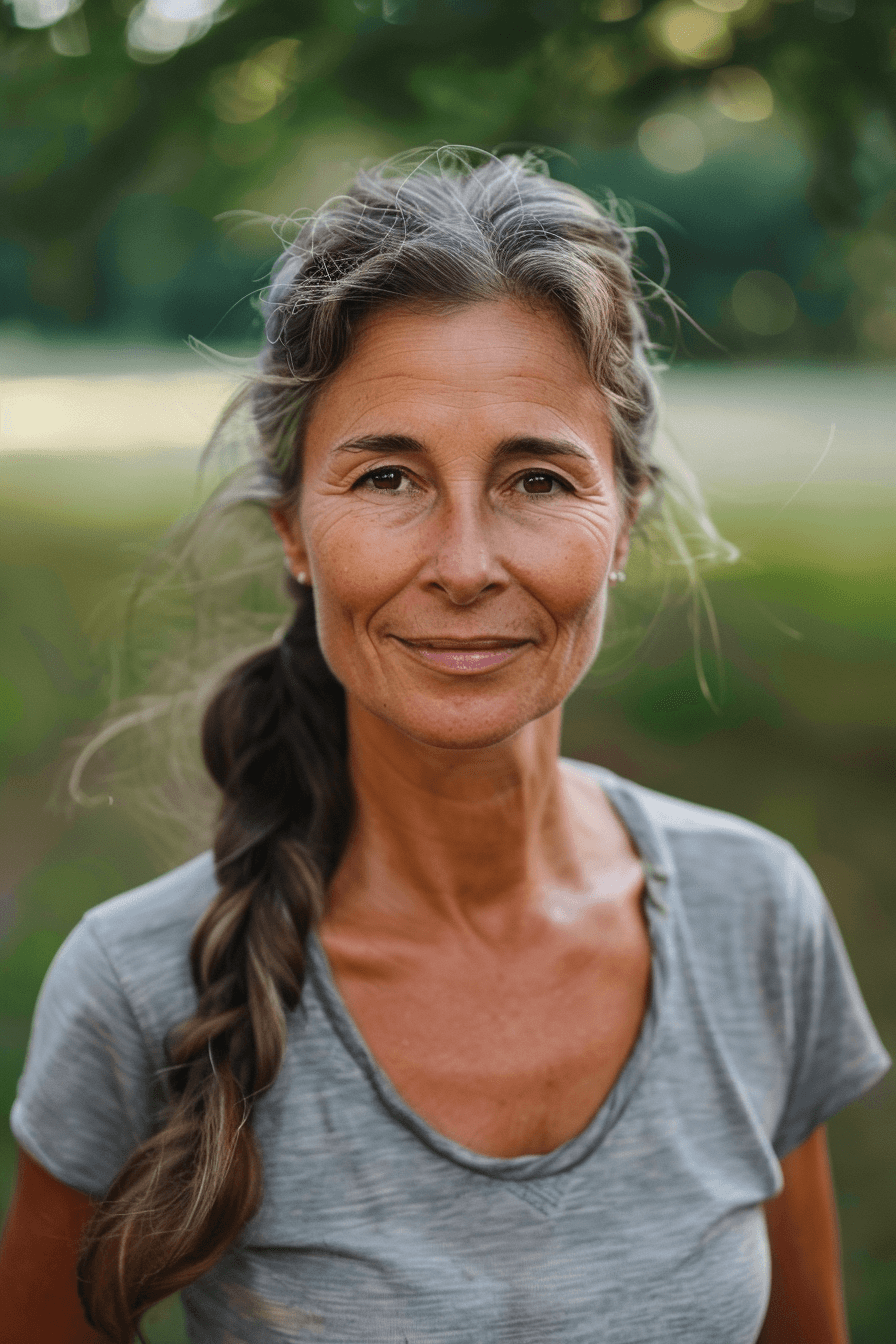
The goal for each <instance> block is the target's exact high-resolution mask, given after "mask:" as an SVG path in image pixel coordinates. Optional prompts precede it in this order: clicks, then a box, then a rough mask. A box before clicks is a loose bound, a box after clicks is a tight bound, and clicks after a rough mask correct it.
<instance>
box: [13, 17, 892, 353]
mask: <svg viewBox="0 0 896 1344" xmlns="http://www.w3.org/2000/svg"><path fill="white" fill-rule="evenodd" d="M0 37H2V48H0V60H2V69H3V84H4V90H5V93H4V99H5V104H6V115H5V123H6V124H5V129H4V133H3V149H2V159H3V161H4V163H3V175H4V184H5V186H4V192H3V196H2V234H3V237H4V240H5V241H4V242H3V243H2V245H0V293H2V295H3V297H4V307H5V308H6V311H7V314H8V315H9V316H11V317H18V318H25V319H27V320H30V321H32V322H36V323H38V324H39V325H44V326H46V325H50V326H52V325H54V324H55V325H65V324H66V323H68V324H72V323H76V324H87V325H88V326H91V325H92V326H93V327H96V328H100V329H102V328H110V329H118V328H121V327H122V326H124V327H128V328H132V329H135V330H136V329H137V328H138V327H140V326H141V324H142V326H143V327H144V328H145V329H146V330H147V331H148V332H152V333H154V334H156V335H160V336H165V335H167V336H172V335H182V334H184V332H185V331H186V330H188V329H189V330H194V329H195V328H196V327H197V325H198V326H199V327H203V328H204V330H202V331H200V332H199V334H202V335H205V334H210V333H211V331H212V329H215V330H218V331H219V332H220V333H222V334H223V335H224V336H225V337H233V338H238V337H240V336H243V335H245V334H246V333H247V331H248V318H247V315H246V310H245V306H243V307H242V308H240V307H239V305H238V308H237V310H236V316H233V315H232V316H230V317H228V316H227V311H228V309H229V307H230V305H231V304H232V303H237V302H238V300H239V299H240V298H241V297H242V296H243V295H245V294H247V293H249V292H251V290H252V289H253V288H254V287H255V286H257V284H258V283H260V281H261V277H262V276H263V273H264V263H265V262H266V261H268V260H270V258H271V257H272V255H273V254H274V251H275V248H276V240H275V238H274V237H273V235H272V234H271V233H270V231H264V230H255V231H254V232H252V231H250V232H248V233H247V232H246V231H245V230H242V229H237V230H236V231H235V232H234V230H233V227H232V226H231V228H230V230H229V231H228V230H227V229H225V230H223V231H222V230H221V227H220V226H217V228H216V226H214V225H213V224H212V223H211V220H212V218H213V217H214V216H215V215H216V214H217V213H218V212H220V211H224V210H228V209H230V208H232V207H234V206H239V205H241V204H250V205H255V204H257V205H258V206H260V208H261V209H263V210H271V211H272V212H273V213H279V212H284V213H289V212H290V211H291V210H292V209H295V208H296V207H307V206H309V205H310V206H314V205H316V204H318V203H319V197H320V191H324V192H325V193H326V192H327V191H330V190H333V189H334V188H335V187H338V185H341V182H343V181H345V180H347V178H348V177H349V176H350V173H351V169H352V167H353V166H355V165H356V163H357V160H358V159H359V158H361V157H364V156H367V157H371V156H372V157H377V158H378V157H383V156H385V155H386V154H388V153H390V152H395V151H397V150H400V149H401V148H403V147H409V146H412V145H419V144H426V143H429V142H432V141H448V142H457V143H463V144H469V145H478V146H483V147H488V148H496V147H508V148H516V147H520V146H533V145H534V146H545V147H547V148H548V149H549V150H551V151H556V153H554V156H553V158H552V171H554V172H555V173H556V174H558V175H560V176H564V177H567V178H569V179H570V180H573V181H575V182H576V183H577V184H578V185H581V186H583V187H585V188H586V189H588V190H592V191H597V192H600V191H602V190H604V191H609V192H612V193H613V194H615V195H616V196H617V197H621V198H624V199H626V200H629V201H631V202H632V208H633V210H634V213H635V216H636V217H637V219H638V220H639V222H642V223H645V224H647V225H651V226H653V227H655V228H656V229H657V230H658V231H659V232H660V234H661V235H662V236H663V238H664V241H665V243H666V245H667V247H668V250H669V253H670V255H671V260H672V281H671V284H672V288H673V290H674V291H675V292H676V293H678V294H681V295H682V296H683V297H684V299H685V300H686V302H687V304H688V306H689V307H690V309H691V310H692V311H693V313H694V316H695V318H696V319H697V320H698V321H699V322H701V323H702V324H703V325H704V326H705V327H706V328H707V330H708V331H709V332H710V333H712V334H714V335H716V336H717V337H719V338H720V339H721V341H722V342H723V344H725V345H726V346H727V347H728V348H733V349H734V350H735V351H737V350H744V351H746V352H748V353H749V352H756V351H761V352H767V351H769V350H771V351H773V352H777V353H783V354H787V353H791V354H793V353H826V352H827V353H832V352H837V353H840V352H846V353H849V352H853V351H856V350H858V351H863V352H865V353H868V354H872V355H878V356H879V355H887V354H892V353H894V352H896V6H894V4H893V3H890V2H889V0H861V3H859V4H858V5H857V4H856V0H786V2H785V0H643V3H642V0H531V2H527V0H289V3H284V2H283V0H223V3H222V0H138V3H137V4H136V5H132V4H131V3H130V0H84V2H83V3H81V0H12V3H7V4H6V5H5V7H4V9H3V27H2V34H0ZM340 174H341V179H340ZM315 191H317V193H318V194H317V196H315V195H314V192H315ZM291 193H292V194H291ZM309 193H310V195H309ZM647 250H648V252H649V251H650V248H649V243H648V245H647ZM645 264H646V265H647V266H648V268H649V267H650V266H658V265H659V262H658V261H657V260H656V259H653V260H652V261H651V260H648V261H646V262H645ZM710 351H711V347H709V346H704V347H703V348H702V350H701V353H703V354H709V353H710Z"/></svg>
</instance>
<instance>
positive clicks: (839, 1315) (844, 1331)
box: [757, 1125, 849, 1344]
mask: <svg viewBox="0 0 896 1344" xmlns="http://www.w3.org/2000/svg"><path fill="white" fill-rule="evenodd" d="M781 1170H782V1171H783V1173H784V1189H783V1190H782V1191H781V1194H780V1195H778V1197H777V1199H772V1200H770V1201H769V1203H768V1204H766V1206H765V1219H766V1223H767V1225H768V1239H769V1245H770V1247H771V1258H772V1289H771V1297H770V1299H769V1306H768V1314H767V1315H766V1318H765V1324H764V1326H763V1327H762V1331H761V1333H760V1335H759V1339H758V1341H757V1344H849V1331H848V1328H847V1324H846V1313H845V1310H844V1306H843V1284H842V1278H841V1269H840V1232H839V1226H838V1221H837V1205H836V1202H835V1199H834V1184H833V1181H832V1179H831V1167H830V1162H829V1160H828V1147H827V1136H826V1134H825V1129H824V1126H823V1125H820V1126H819V1127H818V1129H816V1130H815V1131H814V1133H812V1134H810V1135H809V1138H808V1139H806V1141H805V1143H802V1144H800V1146H799V1148H795V1149H794V1150H793V1152H791V1153H788V1154H787V1156H786V1157H785V1158H783V1159H782V1161H781Z"/></svg>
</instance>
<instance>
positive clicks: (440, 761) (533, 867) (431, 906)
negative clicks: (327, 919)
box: [330, 697, 586, 937]
mask: <svg viewBox="0 0 896 1344" xmlns="http://www.w3.org/2000/svg"><path fill="white" fill-rule="evenodd" d="M348 726H349V744H350V746H349V765H350V770H351V777H352V783H353V787H354V792H355V802H356V813H355V824H354V828H353V832H352V835H351V838H350V840H349V844H348V847H347V851H346V854H345V857H344V859H343V862H342V864H341V865H340V868H339V871H338V872H337V874H336V875H335V877H334V879H333V883H332V885H331V890H330V911H331V915H332V918H333V919H335V920H339V921H341V920H342V919H344V918H345V919H349V920H351V922H352V923H354V922H355V921H356V920H358V919H362V920H364V921H366V920H367V919H369V918H373V919H374V920H377V921H378V922H380V921H382V919H383V918H386V919H387V920H389V921H390V922H395V923H396V924H399V925H408V926H410V925H411V924H413V925H414V926H415V927H416V928H419V927H420V925H421V921H423V922H424V923H428V924H432V923H433V922H438V923H441V922H443V921H446V920H447V921H449V922H450V923H452V924H461V925H466V926H468V927H471V928H472V929H473V930H475V931H476V932H478V933H479V934H480V935H481V936H485V937H492V936H494V937H507V936H508V935H512V932H513V930H514V929H515V928H516V929H519V928H520V927H521V926H522V924H524V923H527V922H528V921H527V916H531V914H532V912H533V909H535V908H536V907H537V906H538V904H539V902H543V900H544V896H545V893H546V892H555V893H556V892H563V891H566V892H570V891H572V890H575V889H577V888H583V887H584V886H585V885H586V875H585V871H584V858H585V856H584V855H583V853H582V846H581V844H580V843H577V840H576V824H575V818H574V812H575V808H574V806H571V805H570V800H569V797H568V786H567V784H566V783H565V781H564V777H563V775H562V773H561V771H560V768H559V740H560V710H559V709H558V710H556V711H554V712H553V713H552V714H549V715H547V716H546V717H544V718H542V719H538V720H536V721H535V722H533V723H530V724H527V725H526V727H525V728H524V729H523V730H522V731H521V732H519V733H517V734H516V735H515V736H514V737H513V738H511V739H509V740H508V741H505V742H500V743H498V744H496V745H494V746H490V747H485V748H479V749H476V750H459V751H455V750H450V749H445V748H439V747H430V746H427V745H426V744H424V743H420V742H416V741H414V740H413V739H411V738H409V737H407V736H406V735H405V734H403V733H401V732H400V731H399V730H398V729H396V728H394V727H393V726H392V725H391V724H389V723H387V722H386V721H384V720H382V719H379V718H377V717H376V716H375V715H373V714H370V713H369V712H368V711H367V710H365V709H363V708H361V707H360V706H359V705H358V704H357V703H356V702H355V701H354V700H353V699H352V698H351V697H350V698H349V703H348Z"/></svg>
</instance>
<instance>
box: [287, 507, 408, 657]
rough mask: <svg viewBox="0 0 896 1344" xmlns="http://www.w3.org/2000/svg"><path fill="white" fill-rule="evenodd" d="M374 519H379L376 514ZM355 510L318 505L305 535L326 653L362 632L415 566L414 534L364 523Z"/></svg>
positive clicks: (404, 583) (404, 582)
mask: <svg viewBox="0 0 896 1344" xmlns="http://www.w3.org/2000/svg"><path fill="white" fill-rule="evenodd" d="M373 521H374V522H377V521H378V520H376V519H374V520H373ZM367 522H368V520H365V518H364V517H363V516H359V510H358V509H357V508H354V509H346V508H340V507H339V506H338V502H336V504H335V505H334V506H333V507H329V508H327V507H324V508H321V509H320V510H316V511H315V512H314V514H313V515H312V516H311V517H310V518H309V519H308V521H307V524H306V529H307V530H306V532H305V535H306V536H307V538H308V549H309V552H310V555H311V557H312V558H313V572H314V582H315V589H316V591H315V602H316V606H317V611H318V629H319V632H320V637H321V643H322V646H323V648H324V651H325V652H328V648H329V646H330V645H332V644H333V643H334V642H338V641H340V640H341V639H342V640H344V639H346V638H347V637H349V636H352V637H354V636H356V635H358V634H360V633H362V632H363V630H364V628H365V627H366V624H367V621H368V619H369V618H370V616H371V615H372V614H373V613H375V612H376V611H377V610H378V609H379V608H381V607H382V606H383V605H384V603H386V602H388V601H389V599H390V598H391V597H393V596H394V595H395V594H396V593H397V592H400V591H401V590H402V589H403V588H404V587H405V586H406V585H407V584H408V583H409V582H410V581H411V580H412V579H413V576H414V573H415V571H416V569H417V568H418V566H419V555H418V553H417V549H416V547H415V546H414V544H413V541H414V539H413V536H412V535H410V534H409V533H407V532H404V533H402V532H400V531H399V530H398V529H388V530H387V532H388V534H387V535H384V534H383V529H382V527H377V526H372V527H371V526H369V525H366V524H367Z"/></svg>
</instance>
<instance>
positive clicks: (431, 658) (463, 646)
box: [393, 635, 531, 673]
mask: <svg viewBox="0 0 896 1344" xmlns="http://www.w3.org/2000/svg"><path fill="white" fill-rule="evenodd" d="M393 638H394V639H395V640H396V641H397V642H398V643H399V644H401V645H402V647H403V648H405V649H407V650H408V652H409V653H411V654H413V655H414V656H415V657H416V658H418V659H419V660H420V661H421V662H423V663H426V665H427V666H428V667H437V668H439V670H440V671H442V672H455V673H457V672H461V673H470V672H490V671H492V669H493V668H496V667H501V666H503V665H504V664H505V663H509V662H510V660H511V659H512V658H514V657H515V656H516V655H517V654H518V653H519V652H520V650H521V649H524V648H525V647H526V645H527V644H529V643H530V642H531V641H530V640H528V639H519V640H507V639H499V638H494V639H470V640H455V639H401V638H400V637H399V636H398V635H395V636H393Z"/></svg>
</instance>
